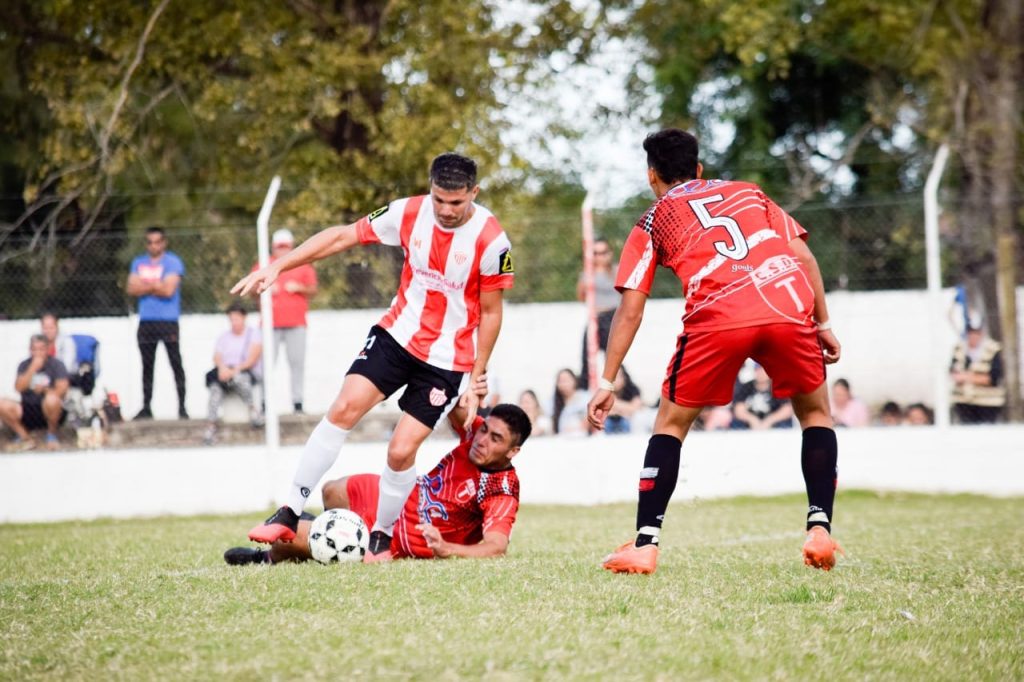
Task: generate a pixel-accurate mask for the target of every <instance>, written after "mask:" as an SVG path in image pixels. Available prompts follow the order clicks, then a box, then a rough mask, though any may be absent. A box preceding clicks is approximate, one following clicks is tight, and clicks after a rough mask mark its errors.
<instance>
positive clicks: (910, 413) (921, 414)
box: [904, 403, 935, 426]
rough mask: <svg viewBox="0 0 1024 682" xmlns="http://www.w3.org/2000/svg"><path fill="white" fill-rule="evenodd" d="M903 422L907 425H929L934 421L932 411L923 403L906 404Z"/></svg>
mask: <svg viewBox="0 0 1024 682" xmlns="http://www.w3.org/2000/svg"><path fill="white" fill-rule="evenodd" d="M904 423H905V424H906V425H907V426H929V425H931V424H934V423H935V419H934V417H933V416H932V411H931V410H930V409H929V408H928V407H927V406H926V405H924V404H923V403H914V404H912V405H907V412H906V418H905V421H904Z"/></svg>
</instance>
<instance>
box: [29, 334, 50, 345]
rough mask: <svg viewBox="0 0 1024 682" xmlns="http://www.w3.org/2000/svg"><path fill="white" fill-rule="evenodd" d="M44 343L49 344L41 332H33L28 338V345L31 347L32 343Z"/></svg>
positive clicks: (48, 340)
mask: <svg viewBox="0 0 1024 682" xmlns="http://www.w3.org/2000/svg"><path fill="white" fill-rule="evenodd" d="M37 343H45V344H46V345H47V346H49V345H50V339H48V338H46V337H45V336H43V335H42V334H33V335H32V336H31V338H29V340H28V347H29V348H31V347H32V346H33V345H34V344H37Z"/></svg>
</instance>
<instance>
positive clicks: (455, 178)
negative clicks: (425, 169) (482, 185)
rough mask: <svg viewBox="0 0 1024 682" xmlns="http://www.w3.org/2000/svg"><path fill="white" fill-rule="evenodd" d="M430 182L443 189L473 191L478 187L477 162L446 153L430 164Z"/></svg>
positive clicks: (459, 155) (452, 153)
mask: <svg viewBox="0 0 1024 682" xmlns="http://www.w3.org/2000/svg"><path fill="white" fill-rule="evenodd" d="M430 182H431V183H433V184H435V185H437V186H438V187H440V188H441V189H448V190H458V189H473V188H474V187H476V161H474V160H473V159H471V158H469V157H468V156H462V155H461V154H456V153H454V152H445V153H444V154H441V155H439V156H437V157H435V158H434V160H433V161H432V162H431V163H430Z"/></svg>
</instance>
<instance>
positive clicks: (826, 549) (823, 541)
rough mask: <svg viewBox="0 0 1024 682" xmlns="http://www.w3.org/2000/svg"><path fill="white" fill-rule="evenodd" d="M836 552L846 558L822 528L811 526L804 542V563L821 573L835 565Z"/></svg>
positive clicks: (838, 545)
mask: <svg viewBox="0 0 1024 682" xmlns="http://www.w3.org/2000/svg"><path fill="white" fill-rule="evenodd" d="M836 552H839V553H840V554H842V555H843V556H846V552H844V551H843V548H842V547H841V546H840V544H839V543H838V542H836V541H835V539H834V538H833V537H832V536H831V535H830V534H829V532H828V531H827V530H825V529H824V528H823V527H822V526H811V529H810V530H809V531H807V539H806V540H804V563H805V564H806V565H808V566H811V567H813V568H820V569H821V570H823V571H831V570H832V567H833V566H835V565H836Z"/></svg>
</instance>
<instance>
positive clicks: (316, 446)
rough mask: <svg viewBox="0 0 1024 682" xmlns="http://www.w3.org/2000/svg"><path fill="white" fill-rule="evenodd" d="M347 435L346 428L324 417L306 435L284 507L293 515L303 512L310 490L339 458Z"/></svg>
mask: <svg viewBox="0 0 1024 682" xmlns="http://www.w3.org/2000/svg"><path fill="white" fill-rule="evenodd" d="M348 434H349V432H348V430H347V429H343V428H341V427H338V426H335V425H334V424H332V423H331V422H329V421H327V417H324V418H323V419H321V420H320V423H319V424H317V425H316V428H315V429H313V433H311V434H309V438H308V439H307V440H306V446H305V447H304V448H303V449H302V456H301V457H299V465H298V466H297V467H296V468H295V478H293V479H292V487H291V489H289V491H288V497H287V499H286V500H285V504H287V505H288V506H289V507H291V509H292V511H293V512H295V513H296V514H301V513H302V509H303V507H305V506H306V500H307V499H308V498H309V493H310V491H311V490H313V488H314V487H316V484H317V483H319V482H320V479H321V478H323V476H324V474H326V473H327V470H328V469H330V468H331V465H332V464H334V461H335V460H336V459H338V452H339V451H340V450H341V446H342V445H344V444H345V439H346V438H348Z"/></svg>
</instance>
